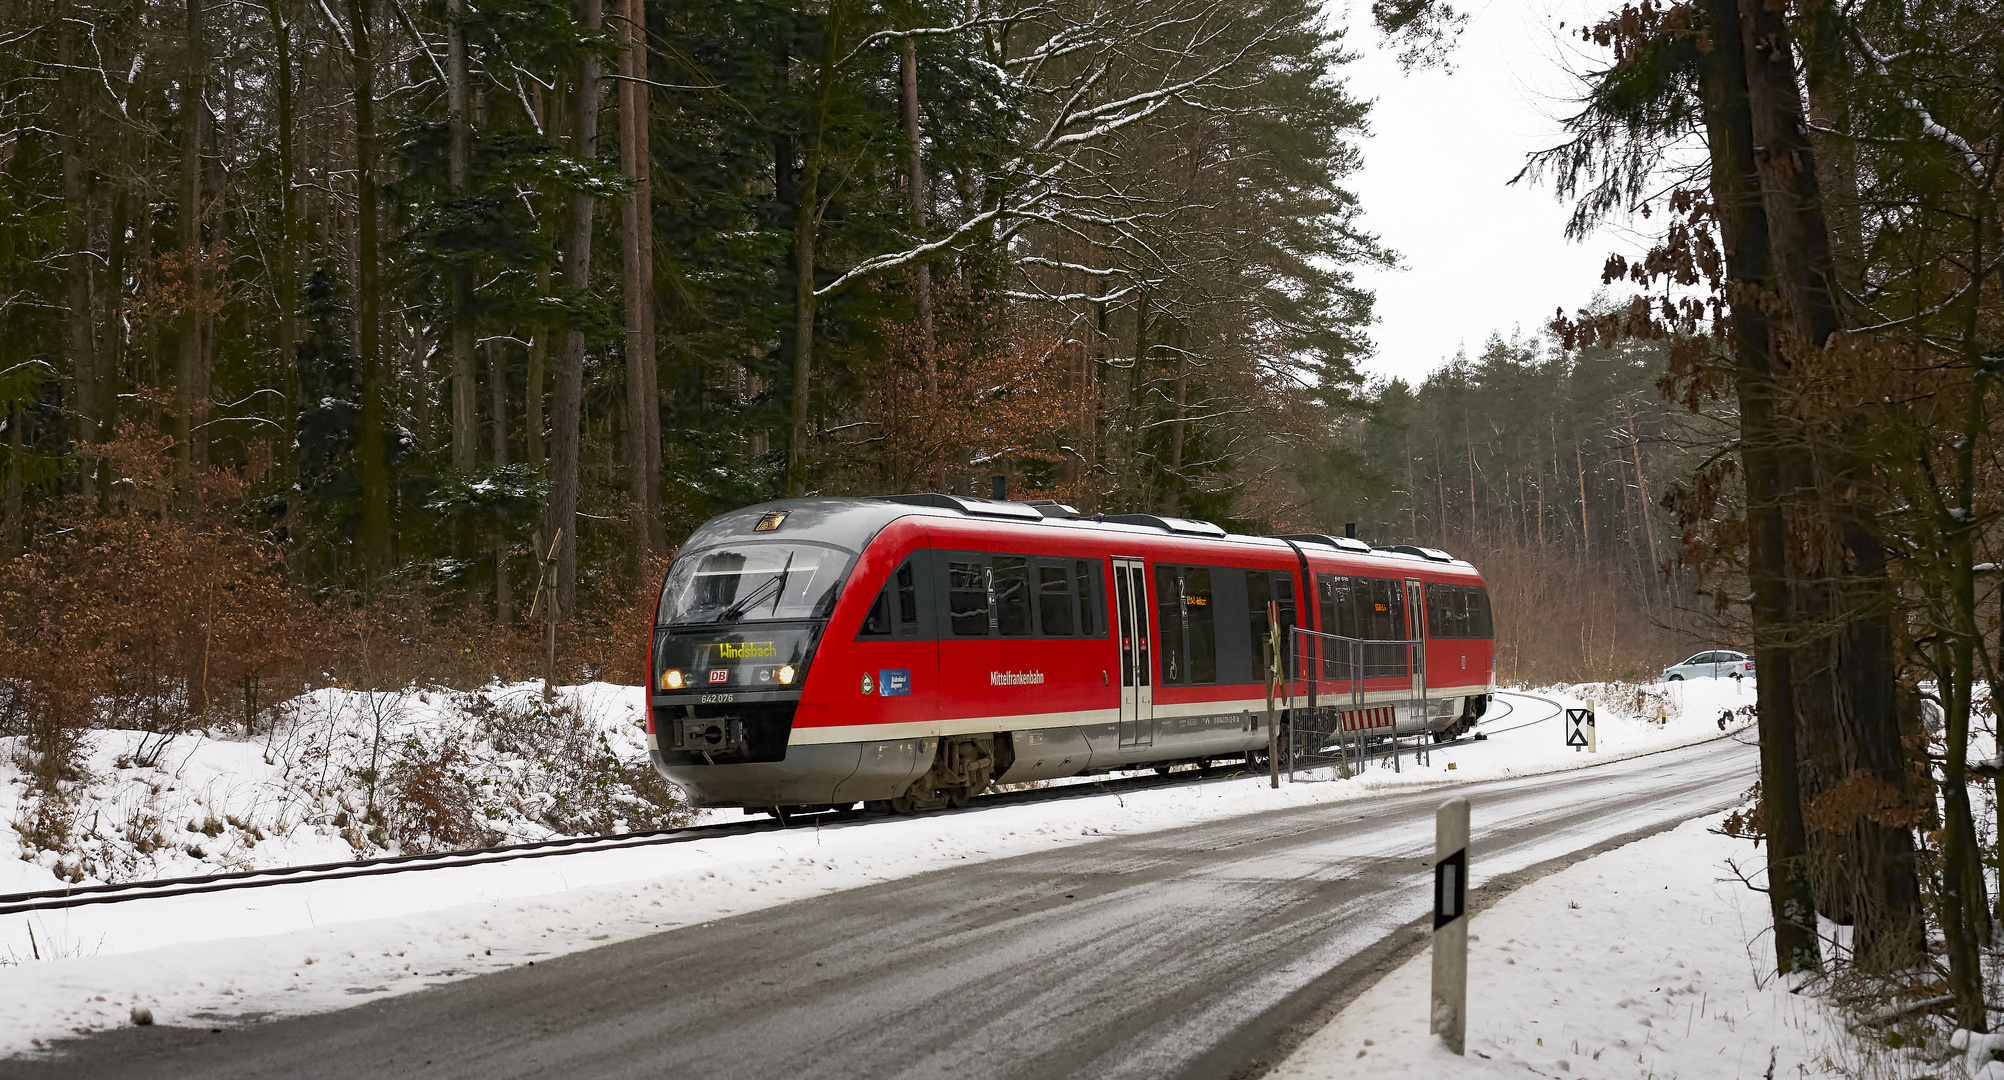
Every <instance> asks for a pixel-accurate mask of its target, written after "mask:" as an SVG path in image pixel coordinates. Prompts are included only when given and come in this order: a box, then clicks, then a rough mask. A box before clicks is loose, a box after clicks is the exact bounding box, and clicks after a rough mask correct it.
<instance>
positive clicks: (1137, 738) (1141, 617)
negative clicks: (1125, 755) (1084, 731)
mask: <svg viewBox="0 0 2004 1080" xmlns="http://www.w3.org/2000/svg"><path fill="white" fill-rule="evenodd" d="M1113 608H1114V611H1115V613H1116V614H1115V629H1116V630H1117V631H1118V632H1119V637H1120V641H1119V644H1120V748H1121V749H1123V750H1128V749H1139V748H1141V747H1144V746H1152V745H1154V743H1155V696H1154V693H1153V692H1152V689H1151V687H1150V685H1149V662H1150V658H1149V655H1148V578H1147V574H1146V572H1145V571H1144V570H1143V568H1142V561H1141V560H1140V559H1115V560H1113Z"/></svg>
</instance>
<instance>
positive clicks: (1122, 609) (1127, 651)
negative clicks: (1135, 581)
mask: <svg viewBox="0 0 2004 1080" xmlns="http://www.w3.org/2000/svg"><path fill="white" fill-rule="evenodd" d="M1132 606H1133V597H1132V595H1131V594H1130V591H1129V589H1128V584H1127V568H1126V567H1124V566H1116V567H1114V568H1113V617H1114V618H1115V619H1117V620H1119V623H1120V637H1119V642H1120V685H1122V686H1133V685H1134V652H1135V642H1134V627H1133V626H1131V625H1129V624H1130V622H1131V621H1132V618H1133V616H1132V615H1130V614H1129V612H1128V609H1129V608H1131V607H1132Z"/></svg>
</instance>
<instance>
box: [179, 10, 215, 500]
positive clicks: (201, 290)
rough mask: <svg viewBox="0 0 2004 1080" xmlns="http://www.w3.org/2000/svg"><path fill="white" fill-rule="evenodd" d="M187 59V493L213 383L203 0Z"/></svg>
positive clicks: (182, 397)
mask: <svg viewBox="0 0 2004 1080" xmlns="http://www.w3.org/2000/svg"><path fill="white" fill-rule="evenodd" d="M185 10H186V14H187V26H186V34H187V58H186V68H185V70H184V71H183V72H182V76H181V78H182V82H181V127H182V131H181V206H180V210H179V215H180V226H181V258H182V265H181V270H182V273H183V275H184V277H183V280H182V281H181V283H180V284H181V318H180V325H179V330H180V335H181V340H180V342H179V345H180V367H179V370H178V372H177V373H176V374H177V378H176V380H175V387H174V458H175V463H176V466H177V468H178V470H179V473H180V484H181V488H182V490H183V492H184V497H186V496H185V493H186V492H187V491H188V490H189V489H190V488H191V487H192V486H193V482H194V464H195V462H197V461H199V460H202V459H203V458H205V457H207V455H206V454H203V453H201V452H199V451H197V450H196V448H195V443H196V442H197V440H201V439H206V438H207V434H206V432H205V429H204V425H203V423H202V420H203V419H204V418H203V416H202V413H204V412H206V410H204V409H203V408H202V407H201V403H200V402H199V401H198V400H197V399H198V396H199V393H200V389H201V387H203V386H204V385H206V384H207V382H208V380H207V379H206V378H205V377H204V376H205V374H206V373H205V372H204V371H202V362H203V359H204V358H205V357H206V355H207V353H206V351H205V350H204V349H203V347H202V346H203V341H202V337H203V334H204V332H205V330H206V325H205V324H206V322H207V319H206V318H205V317H204V315H205V312H204V310H203V309H204V308H205V307H206V306H207V303H208V301H207V293H208V288H207V286H208V275H207V273H206V272H205V267H204V266H203V257H202V136H203V134H204V133H205V129H206V128H207V127H208V107H207V106H206V105H205V104H204V102H203V101H202V90H203V87H204V86H205V85H206V84H207V76H208V70H209V52H208V40H207V35H206V34H205V32H204V30H203V25H202V23H203V13H202V0H187V6H186V9H185Z"/></svg>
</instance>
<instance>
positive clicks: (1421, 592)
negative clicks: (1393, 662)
mask: <svg viewBox="0 0 2004 1080" xmlns="http://www.w3.org/2000/svg"><path fill="white" fill-rule="evenodd" d="M1406 637H1408V638H1416V639H1418V641H1419V644H1418V645H1411V646H1407V651H1408V652H1410V653H1412V668H1413V697H1415V698H1422V697H1425V696H1426V643H1427V635H1426V586H1425V585H1424V584H1422V583H1421V582H1420V580H1419V579H1418V578H1407V579H1406Z"/></svg>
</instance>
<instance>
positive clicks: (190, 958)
mask: <svg viewBox="0 0 2004 1080" xmlns="http://www.w3.org/2000/svg"><path fill="white" fill-rule="evenodd" d="M605 692H606V693H607V694H609V695H614V696H616V692H615V691H613V690H608V691H605ZM1588 699H1595V700H1597V704H1598V706H1599V708H1598V713H1599V725H1598V727H1599V753H1598V754H1596V755H1588V754H1585V753H1581V752H1578V751H1575V750H1572V749H1569V748H1567V747H1566V746H1565V745H1564V727H1563V724H1562V722H1561V720H1560V718H1559V716H1558V715H1557V712H1556V710H1557V708H1558V707H1563V706H1565V705H1569V704H1570V705H1578V704H1580V703H1581V702H1582V701H1583V700H1588ZM1504 700H1505V701H1507V702H1510V703H1512V709H1511V710H1508V711H1505V710H1501V709H1499V710H1497V714H1496V715H1495V716H1494V717H1493V719H1492V720H1491V721H1490V722H1488V723H1485V725H1484V728H1487V729H1493V730H1494V731H1495V734H1494V736H1493V737H1491V738H1489V739H1488V740H1486V741H1482V742H1475V741H1464V742H1462V743H1458V744H1454V745H1451V746H1446V747H1436V748H1433V752H1432V755H1431V763H1430V765H1428V766H1426V767H1418V766H1416V765H1415V764H1414V762H1413V760H1412V758H1411V756H1410V754H1408V756H1407V757H1406V758H1405V760H1404V761H1403V762H1402V763H1401V767H1400V769H1399V771H1397V772H1394V771H1393V770H1392V769H1391V767H1390V764H1389V763H1374V764H1372V765H1370V766H1369V767H1367V768H1366V769H1365V770H1364V771H1363V772H1362V773H1361V774H1360V775H1358V776H1356V777H1354V778H1350V779H1343V780H1338V779H1335V778H1334V777H1333V776H1332V775H1331V774H1330V773H1329V771H1328V770H1322V771H1320V772H1318V773H1316V774H1313V775H1308V774H1304V775H1303V776H1301V777H1300V778H1299V782H1296V783H1292V784H1283V785H1282V787H1281V788H1280V789H1278V790H1271V789H1269V788H1268V787H1267V785H1266V782H1265V780H1264V778H1254V777H1244V778H1239V779H1232V780H1216V781H1211V782H1207V783H1202V784H1191V785H1183V786H1172V787H1164V788H1155V789H1150V790H1145V791H1139V792H1123V793H1108V794H1096V795H1087V796H1083V797H1077V798H1069V799H1064V800H1056V801H1046V802H1033V803H1022V804H1013V805H1001V806H989V807H980V806H977V807H976V808H975V809H971V810H968V811H963V812H959V813H953V814H941V815H934V816H921V817H917V818H911V819H896V820H871V821H861V822H854V823H847V824H842V825H839V826H831V827H825V828H799V829H793V830H788V831H783V832H764V833H757V834H751V835H739V836H721V837H711V838H705V839H702V840H697V841H693V842H688V843H680V844H673V845H664V846H655V847H644V848H636V849H628V850H622V851H609V852H605V851H601V852H580V853H576V854H569V855H562V856H556V857H550V858H542V859H536V860H529V861H522V862H511V863H504V864H498V865H488V866H470V867H455V868H452V869H441V870H429V871H424V872H420V873H411V874H399V875H393V876H387V877H372V878H359V879H349V880H344V881H333V882H312V883H299V884H293V885H286V886H280V887H274V888H265V889H255V890H242V891H234V892H224V893H216V894H205V895H201V896H189V897H177V898H171V899H155V900H147V901H140V902H133V903H121V904H107V905H100V906H93V907H79V908H73V909H69V910H65V911H53V912H45V913H35V914H27V915H12V916H4V917H0V962H4V963H6V964H8V965H11V966H7V967H4V968H0V1052H7V1051H19V1050H23V1049H27V1048H29V1047H30V1046H31V1045H32V1044H33V1043H35V1042H38V1041H40V1040H45V1039H49V1038H54V1037H59V1036H61V1035H65V1034H69V1033H72V1032H80V1031H89V1030H95V1029H100V1028H103V1027H107V1026H113V1025H117V1024H120V1023H124V1022H126V1019H127V1016H128V1015H129V1010H130V1009H131V1008H132V1007H134V1006H144V1007H146V1008H149V1009H150V1010H152V1012H153V1014H154V1015H155V1016H156V1017H157V1018H158V1019H159V1021H160V1022H162V1023H191V1022H201V1021H207V1020H210V1019H212V1018H227V1017H233V1016H243V1015H251V1014H261V1015H274V1014H277V1015H286V1014H299V1013H304V1012H311V1011H319V1010H325V1009H332V1008H338V1007H343V1006H347V1005H352V1004H355V1003H357V1001H358V1000H368V999H371V998H374V997H377V996H383V995H390V994H396V993H402V992H408V991H411V990H415V989H419V988H422V987H424V986H427V985H433V984H436V983H438V982H441V981H444V980H448V979H453V978H461V977H466V976H470V975H475V974H479V973H482V972H485V971H491V970H496V969H499V968H504V967H509V966H513V965H516V964H520V963H522V962H524V961H526V960H530V959H533V958H537V957H542V956H550V955H558V954H561V953H565V952H570V951H575V950H578V949H584V948H591V947H595V946H597V945H599V944H602V943H605V942H607V941H616V940H624V939H629V938H633V937H637V936H640V935H643V934H648V933H654V932H658V931H660V930H663V929H669V928H672V927H675V926H680V925H686V924H689V923H694V922H699V921H703V920H707V919H711V918H715V917H717V916H719V915H726V914H731V913H735V912H743V911H747V910H752V909H756V908H763V907H769V906H773V905H776V904H781V903H786V902H789V901H792V900H797V899H801V898H805V897H809V896H814V895H818V894H821V893H825V892H832V891H836V890H840V889H845V888H853V887H856V886H859V885H864V884H869V883H874V882H880V881H886V880H891V879H895V878H899V877H905V876H909V875H912V874H917V873H922V872H925V871H929V870H936V869H941V868H944V867H947V866H951V865H955V864H957V863H960V862H963V861H965V860H969V859H989V858H999V857H1004V856H1009V855H1015V854H1021V853H1024V852H1028V851H1034V850H1039V849H1043V848H1046V847H1048V846H1049V845H1052V844H1070V843H1090V842H1092V841H1093V840H1095V839H1096V838H1099V837H1102V836H1106V835H1111V834H1115V833H1135V832H1146V831H1153V830H1160V829H1167V828H1174V827H1177V826H1181V825H1186V824H1190V823H1192V822H1195V821H1201V820H1211V819H1216V818H1221V817H1232V816H1238V815H1245V814H1256V813H1260V812H1263V811H1269V810H1273V809H1277V808H1282V807H1293V806H1303V805H1314V804H1321V803H1328V802H1337V801H1342V800H1350V799H1360V798H1369V797H1371V796H1373V795H1374V794H1379V793H1383V792H1385V791H1388V790H1398V789H1409V788H1412V787H1417V786H1427V785H1438V784H1442V783H1451V782H1460V781H1466V780H1480V779H1486V778H1493V777H1507V776H1513V775H1524V774H1529V773H1537V772H1548V771H1553V770H1559V769H1567V768H1579V767H1584V766H1587V765H1590V764H1594V763H1596V762H1606V761H1610V760H1614V759H1618V758H1623V757H1631V756H1635V755H1639V754H1645V753H1650V752H1654V751H1658V750H1663V749H1668V748H1672V747H1677V746H1684V745H1688V744H1691V743H1695V742H1699V741H1703V740H1705V739H1710V738H1718V737H1720V735H1721V723H1720V721H1721V720H1722V719H1724V720H1725V721H1726V724H1725V726H1726V727H1727V728H1729V729H1731V730H1733V731H1738V730H1741V729H1743V728H1744V727H1745V726H1746V725H1747V724H1749V723H1751V720H1750V710H1747V711H1742V710H1743V707H1744V706H1747V705H1750V704H1751V702H1752V688H1751V687H1750V686H1746V687H1742V686H1740V685H1739V684H1735V683H1729V682H1720V683H1716V684H1714V683H1708V682H1706V683H1698V682H1694V683H1683V684H1673V685H1670V686H1665V687H1651V688H1643V689H1640V690H1637V689H1636V688H1623V687H1607V686H1587V687H1577V688H1568V689H1566V690H1551V689H1548V690H1541V691H1537V692H1536V695H1535V696H1517V695H1508V696H1506V697H1505V698H1504ZM606 711H611V712H614V715H617V713H616V711H615V710H611V709H608V710H606ZM1541 717H1542V718H1543V719H1540V718H1541ZM634 730H637V725H636V726H635V728H634ZM221 752H222V751H221V750H217V751H216V753H217V754H219V755H220V754H221ZM240 753H242V757H240V758H239V760H240V761H243V760H245V759H251V760H253V761H256V762H264V763H265V764H264V766H263V767H264V768H281V766H279V765H273V764H271V763H270V761H269V760H268V759H267V758H266V757H264V756H263V755H262V754H259V753H247V752H242V751H240ZM197 756H198V755H193V754H191V755H190V756H189V758H188V759H187V760H188V761H190V762H192V761H194V760H195V758H196V757H197ZM247 767H249V768H251V769H252V770H253V771H255V769H256V768H258V766H256V765H255V764H248V765H247ZM204 768H205V769H208V770H211V771H208V772H205V773H203V774H201V775H202V778H203V781H204V782H202V783H200V784H197V783H196V782H195V781H193V780H189V779H187V777H188V776H189V773H188V772H187V769H186V767H185V766H184V767H183V771H182V772H180V773H177V774H174V775H175V776H176V778H177V781H176V782H175V783H173V784H171V785H163V791H162V792H157V793H155V794H156V795H158V794H167V793H170V792H168V791H166V790H165V788H167V787H171V788H172V789H173V790H174V791H176V792H178V791H179V790H181V789H182V788H184V787H185V788H188V789H190V790H192V791H194V792H196V793H197V794H199V795H200V798H201V801H199V802H191V803H184V804H180V805H181V808H180V809H179V810H177V811H175V812H176V813H186V814H190V815H192V814H193V813H194V812H195V811H194V809H193V807H195V806H200V807H210V806H211V805H212V802H214V801H218V800H221V801H225V802H226V803H227V800H230V799H237V800H242V803H227V804H228V805H241V804H247V803H255V802H256V799H255V798H254V797H252V796H250V795H246V794H242V792H243V791H245V790H248V789H250V788H252V787H254V784H253V782H251V781H249V780H246V779H244V778H242V777H241V776H240V775H233V774H230V773H229V772H228V771H227V770H224V769H221V768H217V767H214V766H208V765H205V766H204ZM14 790H15V791H16V792H17V794H15V795H14V796H13V797H14V798H15V800H16V802H17V803H18V801H19V796H18V785H17V786H16V788H15V789H14ZM112 790H116V787H115V786H114V787H113V788H112ZM149 790H150V785H149ZM191 799H192V796H191ZM259 805H262V804H259ZM219 812H220V811H219ZM272 812H273V813H274V814H276V813H277V811H275V810H274V811H272ZM321 812H325V810H324V807H323V810H322V811H321ZM271 820H274V821H277V820H283V818H279V817H273V818H272V819H271ZM293 820H295V821H299V820H308V821H310V820H311V816H310V814H307V813H305V812H298V816H297V817H295V818H294V819H293ZM337 835H338V832H337ZM265 846H266V844H265V843H263V842H261V843H259V844H258V845H257V848H256V849H253V850H259V849H263V848H265ZM348 846H349V847H350V849H351V850H352V845H348ZM296 850H306V849H304V848H300V849H296ZM318 850H319V851H321V852H324V850H325V849H318ZM320 857H322V858H324V857H325V855H324V854H321V855H320ZM37 865H39V864H37Z"/></svg>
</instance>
